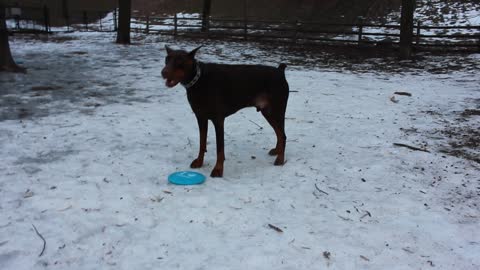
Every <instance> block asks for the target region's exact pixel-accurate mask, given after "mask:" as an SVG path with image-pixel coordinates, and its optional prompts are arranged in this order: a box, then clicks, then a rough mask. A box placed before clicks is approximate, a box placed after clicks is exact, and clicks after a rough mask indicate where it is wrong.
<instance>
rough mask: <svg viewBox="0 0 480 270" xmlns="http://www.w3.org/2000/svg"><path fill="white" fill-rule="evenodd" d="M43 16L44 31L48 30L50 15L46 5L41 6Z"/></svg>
mask: <svg viewBox="0 0 480 270" xmlns="http://www.w3.org/2000/svg"><path fill="white" fill-rule="evenodd" d="M43 18H44V23H45V32H47V33H48V32H49V30H50V15H49V14H48V7H47V5H44V6H43Z"/></svg>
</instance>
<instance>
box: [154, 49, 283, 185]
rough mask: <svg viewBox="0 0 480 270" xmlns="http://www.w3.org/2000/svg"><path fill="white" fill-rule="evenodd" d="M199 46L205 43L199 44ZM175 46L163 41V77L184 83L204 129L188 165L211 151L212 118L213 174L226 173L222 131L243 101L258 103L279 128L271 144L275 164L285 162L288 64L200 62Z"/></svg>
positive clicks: (196, 165) (194, 165) (195, 165)
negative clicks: (210, 125)
mask: <svg viewBox="0 0 480 270" xmlns="http://www.w3.org/2000/svg"><path fill="white" fill-rule="evenodd" d="M200 47H201V46H200ZM200 47H198V48H196V49H194V50H193V51H191V52H187V51H184V50H173V49H171V48H169V47H168V46H165V49H166V50H167V56H166V58H165V67H164V68H163V70H162V77H163V78H164V79H165V80H166V81H165V84H166V86H167V87H174V86H175V85H177V84H178V83H181V84H182V85H183V86H184V87H185V88H186V90H187V97H188V102H189V103H190V106H191V107H192V110H193V112H194V113H195V116H196V117H197V122H198V127H199V130H200V150H199V152H198V157H197V158H196V159H195V160H194V161H193V162H192V164H191V165H190V167H192V168H199V167H201V166H202V165H203V157H204V154H205V152H206V151H207V130H208V120H211V121H212V122H213V125H214V126H215V134H216V141H217V162H216V164H215V167H214V168H213V171H212V173H211V176H212V177H222V176H223V162H224V160H225V153H224V131H223V123H224V120H225V118H226V117H227V116H229V115H232V114H234V113H235V112H237V111H238V110H240V109H242V108H245V107H256V108H257V111H260V112H261V113H262V114H263V116H264V117H265V118H266V119H267V121H268V123H270V125H271V126H272V127H273V129H274V130H275V134H276V135H277V144H276V146H275V148H273V149H272V150H270V152H269V154H270V155H276V156H277V158H276V160H275V163H274V164H275V165H283V164H284V163H285V144H286V139H287V137H286V135H285V110H286V108H287V101H288V94H289V89H288V83H287V80H286V79H285V68H286V65H285V64H280V65H279V67H278V68H275V67H270V66H263V65H226V64H211V63H202V62H199V61H197V60H195V53H196V52H197V51H198V49H199V48H200Z"/></svg>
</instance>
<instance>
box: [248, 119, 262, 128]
mask: <svg viewBox="0 0 480 270" xmlns="http://www.w3.org/2000/svg"><path fill="white" fill-rule="evenodd" d="M248 121H250V122H252V123H254V124H255V125H256V126H257V127H259V128H260V129H263V127H262V126H260V125H259V124H257V123H255V122H253V121H252V120H250V119H249V120H248Z"/></svg>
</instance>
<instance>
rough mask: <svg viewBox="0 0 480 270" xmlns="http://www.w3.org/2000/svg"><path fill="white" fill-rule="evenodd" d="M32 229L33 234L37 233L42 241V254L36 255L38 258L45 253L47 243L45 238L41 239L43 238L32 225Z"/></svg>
mask: <svg viewBox="0 0 480 270" xmlns="http://www.w3.org/2000/svg"><path fill="white" fill-rule="evenodd" d="M32 226H33V229H34V230H35V232H36V233H37V235H38V236H39V237H40V238H41V239H42V241H43V248H42V252H40V254H39V255H38V257H41V256H42V255H43V252H44V251H45V247H46V246H47V241H45V238H43V236H42V235H41V234H40V233H39V232H38V230H37V228H36V227H35V225H33V224H32Z"/></svg>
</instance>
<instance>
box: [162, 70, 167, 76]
mask: <svg viewBox="0 0 480 270" xmlns="http://www.w3.org/2000/svg"><path fill="white" fill-rule="evenodd" d="M162 77H163V78H166V77H167V71H166V70H165V69H162Z"/></svg>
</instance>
